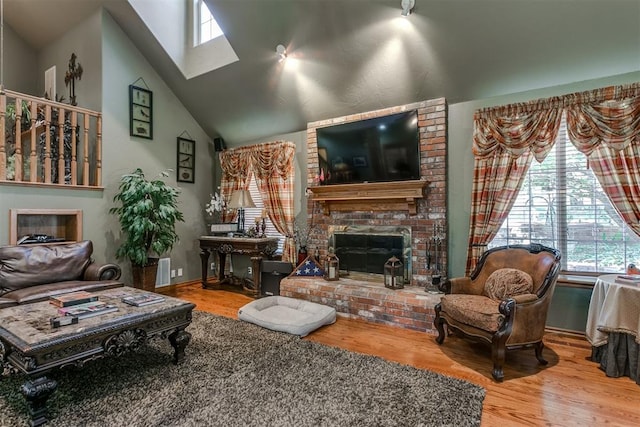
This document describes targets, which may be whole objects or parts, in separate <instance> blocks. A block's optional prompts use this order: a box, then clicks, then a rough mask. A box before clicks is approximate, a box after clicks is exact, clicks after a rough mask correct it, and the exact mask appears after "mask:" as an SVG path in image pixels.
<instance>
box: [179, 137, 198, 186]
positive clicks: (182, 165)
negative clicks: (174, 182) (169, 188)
mask: <svg viewBox="0 0 640 427" xmlns="http://www.w3.org/2000/svg"><path fill="white" fill-rule="evenodd" d="M195 156H196V142H195V141H194V140H192V139H186V138H181V137H178V165H177V168H176V169H177V171H178V178H177V179H178V181H180V182H195V169H196V158H195Z"/></svg>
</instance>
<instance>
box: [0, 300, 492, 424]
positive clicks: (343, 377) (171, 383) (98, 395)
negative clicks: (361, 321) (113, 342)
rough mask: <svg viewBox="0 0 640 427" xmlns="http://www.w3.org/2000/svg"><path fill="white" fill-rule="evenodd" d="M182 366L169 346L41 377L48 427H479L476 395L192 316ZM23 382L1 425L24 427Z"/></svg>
mask: <svg viewBox="0 0 640 427" xmlns="http://www.w3.org/2000/svg"><path fill="white" fill-rule="evenodd" d="M187 330H188V331H189V332H191V333H192V334H193V337H192V339H191V342H190V343H189V345H188V346H187V349H186V354H187V357H186V360H185V362H184V363H183V364H182V365H179V366H175V365H173V364H172V363H171V355H172V354H173V349H172V348H171V346H170V344H169V343H168V341H167V340H153V341H152V342H151V343H150V344H149V345H148V346H145V348H144V349H143V350H141V351H140V352H139V353H133V354H128V355H125V356H123V357H120V358H106V359H101V360H97V361H93V362H90V363H87V364H86V365H85V366H84V368H82V369H75V368H72V369H63V370H58V371H55V372H52V373H51V374H50V375H49V377H50V378H53V379H55V380H57V381H58V389H57V390H56V392H55V393H54V395H53V396H52V397H51V398H50V399H49V413H50V415H51V416H52V420H51V422H50V424H47V425H50V426H126V427H136V426H145V427H146V426H163V427H164V426H296V427H298V426H445V425H446V426H477V425H480V417H481V414H482V401H483V399H484V395H485V392H484V389H483V388H481V387H479V386H476V385H473V384H470V383H468V382H466V381H462V380H458V379H454V378H449V377H446V376H443V375H440V374H436V373H434V372H430V371H425V370H420V369H416V368H413V367H410V366H404V365H400V364H397V363H392V362H388V361H385V360H383V359H380V358H378V357H374V356H365V355H361V354H357V353H352V352H348V351H345V350H341V349H337V348H332V347H328V346H325V345H321V344H317V343H313V342H309V341H305V340H302V339H300V338H298V337H296V336H292V335H287V334H284V333H280V332H273V331H269V330H266V329H263V328H260V327H258V326H255V325H253V324H249V323H245V322H240V321H237V320H233V319H228V318H224V317H218V316H214V315H211V314H207V313H202V312H194V313H193V323H192V324H191V325H190V326H189V327H188V328H187ZM23 382H24V378H23V377H21V376H10V377H4V378H0V425H2V426H12V427H13V426H24V425H28V415H27V408H26V405H25V403H24V400H23V397H22V395H21V394H20V392H19V389H20V385H21V384H22V383H23Z"/></svg>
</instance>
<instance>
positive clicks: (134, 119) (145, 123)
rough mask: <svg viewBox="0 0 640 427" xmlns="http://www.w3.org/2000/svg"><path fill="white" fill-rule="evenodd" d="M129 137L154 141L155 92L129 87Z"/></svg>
mask: <svg viewBox="0 0 640 427" xmlns="http://www.w3.org/2000/svg"><path fill="white" fill-rule="evenodd" d="M129 135H131V136H136V137H138V138H146V139H153V92H151V91H150V90H149V89H145V88H142V87H138V86H134V85H129Z"/></svg>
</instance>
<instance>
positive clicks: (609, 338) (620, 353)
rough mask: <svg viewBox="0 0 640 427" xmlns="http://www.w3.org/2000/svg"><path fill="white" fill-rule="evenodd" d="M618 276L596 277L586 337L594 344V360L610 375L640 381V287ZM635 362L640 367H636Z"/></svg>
mask: <svg viewBox="0 0 640 427" xmlns="http://www.w3.org/2000/svg"><path fill="white" fill-rule="evenodd" d="M617 276H618V275H617V274H606V275H603V276H600V277H598V279H597V280H596V283H595V285H594V286H593V293H592V294H591V302H590V304H589V313H588V316H587V327H586V336H587V340H588V341H589V343H590V344H591V346H592V360H593V361H594V362H599V363H600V367H601V368H602V370H604V371H605V373H606V374H607V376H610V377H620V376H623V375H626V376H630V377H631V378H632V379H633V380H635V381H636V382H638V383H640V376H639V375H638V368H639V366H638V365H640V362H638V352H639V349H640V344H638V342H639V340H640V287H639V286H636V285H626V284H620V283H616V281H615V280H616V277H617ZM633 361H636V366H632V365H633V363H632V362H633ZM630 365H631V366H630Z"/></svg>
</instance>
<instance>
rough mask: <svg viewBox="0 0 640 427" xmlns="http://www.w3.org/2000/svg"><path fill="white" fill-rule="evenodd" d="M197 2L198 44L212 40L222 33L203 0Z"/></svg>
mask: <svg viewBox="0 0 640 427" xmlns="http://www.w3.org/2000/svg"><path fill="white" fill-rule="evenodd" d="M198 3H199V6H200V7H198V9H197V10H198V12H199V15H200V34H199V37H198V42H199V43H198V44H203V43H206V42H208V41H209V40H213V39H215V38H216V37H220V36H222V35H224V33H223V32H222V29H221V28H220V26H219V25H218V23H217V22H216V20H215V18H214V17H213V15H212V14H211V11H210V10H209V7H208V6H207V4H206V3H205V2H204V0H198Z"/></svg>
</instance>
